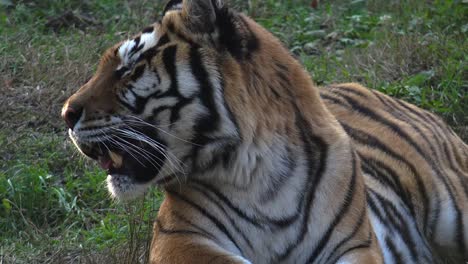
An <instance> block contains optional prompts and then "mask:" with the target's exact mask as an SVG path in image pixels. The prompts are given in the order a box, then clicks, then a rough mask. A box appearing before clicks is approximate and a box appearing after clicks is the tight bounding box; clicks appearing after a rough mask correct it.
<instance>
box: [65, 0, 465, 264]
mask: <svg viewBox="0 0 468 264" xmlns="http://www.w3.org/2000/svg"><path fill="white" fill-rule="evenodd" d="M68 109H73V113H74V115H75V119H76V120H75V121H76V124H73V125H72V126H71V129H70V131H69V133H70V137H71V138H72V140H73V141H74V142H75V144H76V145H77V147H78V148H79V149H80V150H81V151H82V152H83V153H84V154H85V155H88V156H90V157H92V158H95V159H98V160H99V161H100V162H101V164H103V163H104V164H107V165H105V166H104V167H106V168H107V169H108V172H109V176H108V180H107V181H108V187H109V190H110V192H111V193H112V194H113V195H114V196H115V197H116V198H118V199H122V200H125V199H131V198H133V197H136V196H139V195H141V194H142V193H144V192H145V191H146V190H147V188H148V187H149V186H151V185H157V186H159V187H160V188H162V189H164V191H165V193H166V196H165V200H164V202H163V204H162V205H161V208H160V211H159V216H158V219H157V220H156V222H155V226H154V237H153V242H152V246H151V262H152V263H435V262H438V261H445V260H446V259H448V258H451V259H452V260H453V261H462V260H467V258H468V255H466V252H468V208H467V206H468V203H467V199H468V147H467V145H466V144H465V143H463V142H462V141H461V140H460V139H459V138H458V137H457V136H456V135H455V134H454V133H453V131H452V130H451V129H450V128H448V127H447V126H446V125H445V124H444V122H443V121H441V120H440V119H439V118H438V117H436V116H434V115H433V114H431V113H429V112H426V111H424V110H421V109H419V108H417V107H415V106H413V105H410V104H408V103H406V102H403V101H400V100H397V99H393V98H390V97H388V96H386V95H383V94H381V93H379V92H376V91H371V90H368V89H366V88H364V87H362V86H360V85H358V84H338V85H333V86H329V87H322V88H320V89H319V88H318V87H316V86H314V84H313V82H312V81H311V79H310V77H309V75H308V73H307V72H306V71H305V70H304V69H303V67H302V66H301V65H300V64H299V63H298V62H297V61H296V60H295V59H294V58H293V57H292V56H291V55H290V54H289V52H288V51H287V49H285V48H284V47H283V46H282V44H281V43H280V42H279V41H278V40H277V39H276V38H275V37H273V36H272V35H271V34H270V33H269V32H267V31H266V30H265V29H263V28H262V27H261V26H259V25H258V24H256V23H255V22H254V21H252V20H251V19H249V18H248V17H246V16H244V15H242V14H238V13H236V12H235V11H233V10H231V9H229V8H228V7H227V6H226V5H225V4H224V3H223V2H222V1H219V0H185V1H180V0H179V1H177V0H172V1H170V2H169V4H168V6H167V7H166V9H165V11H164V15H163V18H162V19H161V21H160V22H158V23H156V24H154V25H153V26H151V27H149V28H147V29H145V30H143V31H142V33H141V34H139V35H137V36H135V37H134V38H133V39H130V40H127V41H124V42H122V43H119V44H117V45H115V46H114V47H112V48H110V49H109V50H108V51H107V52H106V53H105V54H104V56H103V58H102V59H101V62H100V65H99V67H98V70H97V73H96V74H95V76H94V77H93V78H92V79H91V80H90V81H89V82H87V83H86V84H85V85H84V86H83V87H82V88H81V89H80V90H79V91H78V92H77V93H76V94H74V95H73V96H72V97H70V99H69V100H68V101H67V102H66V104H65V106H64V110H63V116H64V117H65V118H67V111H69V110H68ZM77 109H79V111H78V110H77ZM77 112H79V113H80V114H79V116H76V113H77ZM67 122H68V123H69V124H70V120H67ZM114 157H120V160H121V161H122V163H123V165H118V164H119V162H118V160H119V158H114ZM109 162H111V163H112V164H113V165H109V164H110V163H109ZM464 254H465V255H464Z"/></svg>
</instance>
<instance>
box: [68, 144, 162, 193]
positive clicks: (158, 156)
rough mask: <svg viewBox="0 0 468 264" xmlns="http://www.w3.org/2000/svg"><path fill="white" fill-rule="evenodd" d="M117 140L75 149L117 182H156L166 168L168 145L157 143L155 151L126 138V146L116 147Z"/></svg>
mask: <svg viewBox="0 0 468 264" xmlns="http://www.w3.org/2000/svg"><path fill="white" fill-rule="evenodd" d="M116 142H117V141H116V139H112V138H110V139H108V140H106V141H101V142H96V143H86V144H84V143H78V142H75V144H76V146H77V147H78V148H79V149H80V151H81V152H82V153H83V154H84V155H86V156H87V157H89V158H91V159H93V160H95V161H97V162H98V164H99V166H100V167H101V168H102V169H103V170H105V171H106V172H107V174H108V175H109V177H111V178H113V179H114V180H115V179H117V178H122V177H124V178H127V179H126V182H128V183H133V184H138V183H140V184H143V183H147V182H150V181H151V180H153V179H154V178H155V177H156V176H157V175H158V174H159V172H160V170H161V168H162V166H163V165H164V162H165V159H166V155H164V151H165V148H166V146H165V144H164V143H163V142H160V141H158V143H159V144H158V145H159V149H158V150H157V151H155V149H154V148H153V147H151V146H150V145H149V144H147V143H145V142H142V141H138V140H131V141H130V140H129V139H126V144H125V145H123V144H122V143H120V144H119V145H117V146H116Z"/></svg>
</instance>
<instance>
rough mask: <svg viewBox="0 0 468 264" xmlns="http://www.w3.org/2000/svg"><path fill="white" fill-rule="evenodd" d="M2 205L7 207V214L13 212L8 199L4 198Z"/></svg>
mask: <svg viewBox="0 0 468 264" xmlns="http://www.w3.org/2000/svg"><path fill="white" fill-rule="evenodd" d="M2 205H3V207H4V208H5V211H6V213H7V214H9V213H10V212H11V203H10V201H8V199H2Z"/></svg>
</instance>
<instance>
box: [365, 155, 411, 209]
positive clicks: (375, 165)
mask: <svg viewBox="0 0 468 264" xmlns="http://www.w3.org/2000/svg"><path fill="white" fill-rule="evenodd" d="M358 154H359V157H360V158H361V160H362V163H361V166H362V169H363V171H364V172H365V173H367V174H368V175H370V176H372V177H373V178H374V179H376V180H377V181H379V182H380V183H382V184H383V185H384V186H388V187H390V188H391V189H392V190H393V192H394V193H395V194H397V195H398V196H400V198H401V199H402V201H403V202H404V204H405V205H406V206H408V208H409V210H410V212H411V214H412V215H413V216H414V217H416V212H415V209H414V204H413V202H412V198H411V193H409V192H408V189H407V188H405V187H403V185H402V184H401V181H400V177H399V175H398V174H397V172H396V171H395V170H393V169H392V168H390V167H389V166H387V165H386V164H385V163H383V162H381V161H379V160H377V159H374V158H371V157H365V156H364V155H363V154H361V153H359V152H358Z"/></svg>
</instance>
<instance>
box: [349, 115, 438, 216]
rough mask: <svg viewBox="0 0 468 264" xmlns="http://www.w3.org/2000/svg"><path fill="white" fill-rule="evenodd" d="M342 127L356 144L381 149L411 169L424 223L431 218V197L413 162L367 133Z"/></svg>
mask: <svg viewBox="0 0 468 264" xmlns="http://www.w3.org/2000/svg"><path fill="white" fill-rule="evenodd" d="M341 125H342V126H343V128H344V129H345V130H346V132H347V133H348V135H349V136H351V138H352V139H353V140H354V141H356V142H358V143H360V144H362V145H365V146H369V147H372V148H374V149H379V150H380V151H382V152H384V153H385V154H386V155H388V156H390V157H391V158H393V159H395V160H397V161H399V162H401V163H402V164H404V165H405V166H406V167H408V168H409V170H410V171H411V173H412V174H413V175H414V179H415V180H416V185H417V189H418V190H419V193H420V195H421V198H422V203H423V210H424V216H423V217H424V221H425V220H426V219H428V217H429V196H428V194H427V190H426V187H425V185H424V182H423V180H422V177H421V175H420V174H419V172H418V170H417V169H416V167H415V166H414V165H413V164H412V163H411V162H409V161H408V160H406V159H405V158H404V157H403V156H401V155H400V154H398V153H396V152H395V151H393V150H392V149H391V148H389V147H388V146H387V145H385V144H384V143H383V142H382V141H380V140H379V139H377V138H376V137H374V136H371V135H370V134H368V133H365V132H364V131H362V130H359V129H356V128H352V127H350V126H348V125H346V124H344V123H341Z"/></svg>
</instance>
